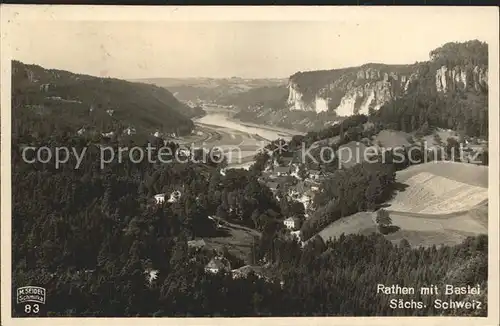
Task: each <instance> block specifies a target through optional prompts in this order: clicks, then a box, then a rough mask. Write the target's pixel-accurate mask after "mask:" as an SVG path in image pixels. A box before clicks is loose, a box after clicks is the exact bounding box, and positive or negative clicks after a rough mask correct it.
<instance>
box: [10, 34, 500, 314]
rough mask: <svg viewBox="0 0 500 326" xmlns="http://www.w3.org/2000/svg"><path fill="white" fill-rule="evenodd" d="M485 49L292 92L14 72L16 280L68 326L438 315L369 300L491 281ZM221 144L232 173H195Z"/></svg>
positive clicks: (20, 68) (290, 83)
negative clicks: (61, 156) (67, 159)
mask: <svg viewBox="0 0 500 326" xmlns="http://www.w3.org/2000/svg"><path fill="white" fill-rule="evenodd" d="M478 42H479V41H477V42H476V41H470V42H465V43H463V44H458V45H457V44H455V43H449V44H445V45H443V46H442V47H440V48H438V49H435V50H432V51H431V54H430V58H429V60H428V61H426V62H418V63H415V64H409V65H389V64H387V65H386V64H373V63H368V64H365V65H362V66H358V67H351V68H342V69H332V70H317V71H308V72H296V73H294V74H292V75H291V76H290V77H289V78H288V79H283V78H267V79H265V78H262V79H247V78H239V77H233V78H219V79H217V78H145V79H139V80H137V79H134V80H131V81H125V80H121V79H115V78H102V77H94V76H87V75H81V74H75V73H71V72H69V71H63V70H55V69H48V68H43V67H41V66H37V65H28V64H24V63H21V62H17V61H15V62H13V76H12V80H13V87H12V102H13V106H12V126H13V127H12V132H13V133H12V208H13V210H12V211H13V212H12V222H13V223H12V225H13V231H12V232H13V237H12V238H13V254H12V256H13V268H12V273H13V275H15V278H14V282H15V284H14V285H15V286H16V287H20V286H22V285H23V284H24V283H22V282H28V281H29V282H31V283H33V284H35V283H36V282H39V283H43V284H41V285H43V286H45V287H47V288H48V291H50V294H51V298H52V297H53V298H55V299H51V300H52V301H51V302H49V303H48V305H47V307H48V308H47V309H48V311H49V312H51V314H53V315H56V316H62V315H75V316H84V315H85V316H120V315H127V316H155V317H158V316H165V317H167V316H169V317H172V316H175V317H178V316H228V317H236V316H237V317H241V316H320V315H339V316H340V315H352V314H353V313H354V312H355V313H356V314H358V315H363V316H373V315H426V314H430V315H432V314H436V312H435V311H431V310H430V308H429V309H427V310H426V309H423V310H419V311H416V312H413V311H411V312H409V311H392V310H388V308H387V307H386V302H385V299H381V298H380V297H378V296H376V294H374V293H372V292H370V291H366V289H367V288H368V287H374V285H375V284H377V283H384V284H386V283H387V284H389V283H397V284H401V285H406V286H414V287H417V286H424V285H426V284H440V283H443V282H444V283H450V284H451V283H455V282H456V283H458V282H459V281H461V280H463V279H466V280H467V282H469V283H474V284H481V286H483V287H486V286H487V277H486V276H487V275H486V271H487V267H488V251H487V250H488V248H487V244H488V225H489V223H488V199H489V189H490V188H489V187H491V185H489V184H488V169H489V168H488V165H489V162H488V152H489V147H488V146H489V144H490V143H489V142H488V138H487V134H488V106H487V105H486V104H487V97H488V91H487V69H486V66H485V54H484V52H485V51H486V50H487V48H486V45H485V44H483V43H481V42H479V43H478ZM455 50H456V51H457V53H458V54H455V52H453V51H455ZM444 55H445V56H446V60H445V59H444V58H443V56H444ZM443 66H444V67H445V69H443V68H442V67H443ZM463 67H465V68H463ZM150 145H152V146H151V148H152V149H153V150H152V153H151V156H152V157H153V158H158V157H159V156H160V155H161V154H160V152H161V151H162V150H164V149H168V150H170V151H172V152H173V153H175V155H171V156H174V157H175V158H176V160H173V161H170V162H163V161H158V160H155V161H149V154H150V153H149V152H148V160H146V159H145V155H142V157H141V156H139V158H137V157H135V158H136V159H130V160H124V161H121V160H112V162H108V163H109V164H106V165H102V164H99V163H101V162H102V160H103V157H102V148H104V147H105V148H108V149H110V150H116V149H117V150H118V151H120V150H121V149H122V147H123V146H126V147H127V149H126V151H127V152H132V151H137V152H143V151H144V149H145V148H146V147H147V148H149V147H150ZM27 146H33V147H41V146H46V147H47V148H48V149H49V150H56V149H58V148H60V147H62V146H67V147H71V148H73V149H78V150H79V152H82V151H81V150H82V149H85V150H87V149H89V150H88V152H86V155H85V157H83V159H82V161H81V165H79V168H73V166H70V165H63V166H62V167H61V168H56V167H54V164H52V163H53V159H50V158H49V160H48V161H47V162H42V161H41V160H40V161H34V162H28V161H27V160H26V159H25V157H24V156H23V153H24V152H23V151H24V149H25V148H26V147H27ZM130 148H133V150H132V149H130ZM214 148H218V149H220V150H222V152H223V154H224V158H225V161H224V160H220V161H216V160H215V159H213V158H210V159H208V160H196V158H199V157H200V156H202V154H205V153H206V152H208V151H210V150H212V149H214ZM325 153H326V155H325ZM367 153H369V155H367ZM129 157H131V156H129ZM132 158H133V157H132ZM218 158H220V157H218ZM51 164H52V165H51ZM469 265H472V266H474V269H472V268H471V269H470V270H465V269H464V268H463V266H469ZM40 266H43V268H42V267H40ZM56 280H57V282H55V281H56ZM36 284H38V283H36ZM97 294H98V297H99V299H96V297H97ZM236 297H238V300H235V299H234V298H236ZM68 298H69V299H71V300H69V299H68ZM412 298H413V297H412ZM484 298H485V297H484V296H483V297H480V299H481V300H484ZM414 299H418V298H416V297H415V298H414ZM72 300H74V301H72ZM452 313H458V314H459V315H468V314H469V312H467V311H459V312H451V311H450V312H446V314H452ZM481 313H483V312H481Z"/></svg>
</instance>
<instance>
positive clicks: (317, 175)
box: [308, 170, 321, 180]
mask: <svg viewBox="0 0 500 326" xmlns="http://www.w3.org/2000/svg"><path fill="white" fill-rule="evenodd" d="M308 172H309V178H311V179H312V180H318V179H319V178H320V176H321V171H318V170H309V171H308Z"/></svg>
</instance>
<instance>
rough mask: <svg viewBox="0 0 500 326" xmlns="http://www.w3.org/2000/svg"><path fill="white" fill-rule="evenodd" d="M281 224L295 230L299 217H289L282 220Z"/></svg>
mask: <svg viewBox="0 0 500 326" xmlns="http://www.w3.org/2000/svg"><path fill="white" fill-rule="evenodd" d="M283 224H284V225H285V226H286V227H287V228H288V229H290V230H295V229H296V228H297V227H298V226H299V219H298V218H296V217H289V218H287V219H286V220H284V221H283Z"/></svg>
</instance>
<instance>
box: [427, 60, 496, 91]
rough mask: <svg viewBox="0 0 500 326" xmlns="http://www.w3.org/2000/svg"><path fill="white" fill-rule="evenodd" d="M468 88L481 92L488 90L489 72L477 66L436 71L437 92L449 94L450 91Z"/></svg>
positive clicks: (444, 67) (445, 68) (445, 67)
mask: <svg viewBox="0 0 500 326" xmlns="http://www.w3.org/2000/svg"><path fill="white" fill-rule="evenodd" d="M468 87H472V88H473V89H475V90H477V91H479V90H481V89H483V88H486V89H487V88H488V70H486V69H485V68H482V67H479V66H475V67H473V68H470V67H469V68H467V67H461V66H455V67H452V68H449V67H447V66H444V65H443V66H441V67H440V68H439V69H437V70H436V90H437V91H438V92H441V93H447V92H449V91H450V90H466V89H467V88H468Z"/></svg>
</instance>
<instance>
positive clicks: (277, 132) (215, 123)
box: [193, 113, 302, 168]
mask: <svg viewBox="0 0 500 326" xmlns="http://www.w3.org/2000/svg"><path fill="white" fill-rule="evenodd" d="M193 121H194V122H195V124H196V125H197V126H198V127H202V128H204V129H207V128H208V129H210V130H212V131H213V132H214V133H217V134H218V135H219V137H218V139H217V140H216V141H214V142H213V143H212V145H216V146H222V147H224V146H233V147H234V146H238V147H239V148H243V147H244V148H246V149H245V150H244V153H245V154H244V157H243V160H242V161H244V162H234V163H231V164H229V167H231V168H248V167H249V166H250V165H251V164H252V163H253V160H249V159H250V157H253V156H254V155H255V152H256V151H257V150H258V149H260V148H262V143H263V142H264V143H267V142H269V141H273V140H276V139H279V138H281V139H285V140H289V139H291V137H292V136H293V135H296V134H302V133H300V132H296V131H293V130H287V129H283V128H275V127H272V126H259V125H256V124H252V123H246V122H242V121H239V120H236V119H233V118H231V117H230V116H228V115H224V114H219V113H208V114H207V115H205V116H203V117H201V118H197V119H194V120H193Z"/></svg>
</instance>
